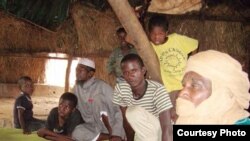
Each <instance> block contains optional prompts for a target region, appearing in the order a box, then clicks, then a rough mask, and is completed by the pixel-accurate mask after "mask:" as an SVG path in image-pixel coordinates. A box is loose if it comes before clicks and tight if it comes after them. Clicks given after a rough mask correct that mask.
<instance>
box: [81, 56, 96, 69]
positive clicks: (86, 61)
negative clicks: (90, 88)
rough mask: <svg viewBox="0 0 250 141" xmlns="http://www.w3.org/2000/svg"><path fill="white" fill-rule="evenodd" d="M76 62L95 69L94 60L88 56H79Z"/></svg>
mask: <svg viewBox="0 0 250 141" xmlns="http://www.w3.org/2000/svg"><path fill="white" fill-rule="evenodd" d="M78 64H82V65H85V66H88V67H91V68H93V69H95V62H94V61H93V60H91V59H89V58H81V59H80V60H79V62H78Z"/></svg>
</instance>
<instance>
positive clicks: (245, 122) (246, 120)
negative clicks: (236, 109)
mask: <svg viewBox="0 0 250 141" xmlns="http://www.w3.org/2000/svg"><path fill="white" fill-rule="evenodd" d="M235 125H250V118H248V117H247V118H243V119H240V120H238V121H236V123H235Z"/></svg>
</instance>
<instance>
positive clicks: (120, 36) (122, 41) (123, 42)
mask: <svg viewBox="0 0 250 141" xmlns="http://www.w3.org/2000/svg"><path fill="white" fill-rule="evenodd" d="M126 36H127V33H125V32H121V33H119V34H117V37H118V39H119V41H120V44H121V45H122V46H126V45H127V41H126Z"/></svg>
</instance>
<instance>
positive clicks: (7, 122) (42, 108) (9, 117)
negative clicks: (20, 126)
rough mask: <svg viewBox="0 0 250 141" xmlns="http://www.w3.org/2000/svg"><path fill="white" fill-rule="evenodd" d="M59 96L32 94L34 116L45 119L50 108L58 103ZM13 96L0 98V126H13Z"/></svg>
mask: <svg viewBox="0 0 250 141" xmlns="http://www.w3.org/2000/svg"><path fill="white" fill-rule="evenodd" d="M58 101H59V96H58V97H57V96H54V97H49V98H48V97H42V96H33V97H32V102H33V106H34V107H33V112H34V117H36V118H39V119H44V120H46V118H47V116H48V114H49V112H50V110H51V109H52V108H53V107H56V106H57V105H58ZM14 102H15V99H14V98H0V103H1V104H0V128H1V127H4V128H5V127H13V126H12V121H13V106H14Z"/></svg>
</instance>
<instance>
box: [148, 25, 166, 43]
mask: <svg viewBox="0 0 250 141" xmlns="http://www.w3.org/2000/svg"><path fill="white" fill-rule="evenodd" d="M166 36H167V31H165V30H164V28H163V27H160V26H155V27H153V29H152V31H151V32H150V33H149V38H150V40H151V42H153V43H154V44H155V45H161V44H163V43H165V42H166V39H167V38H166Z"/></svg>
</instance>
